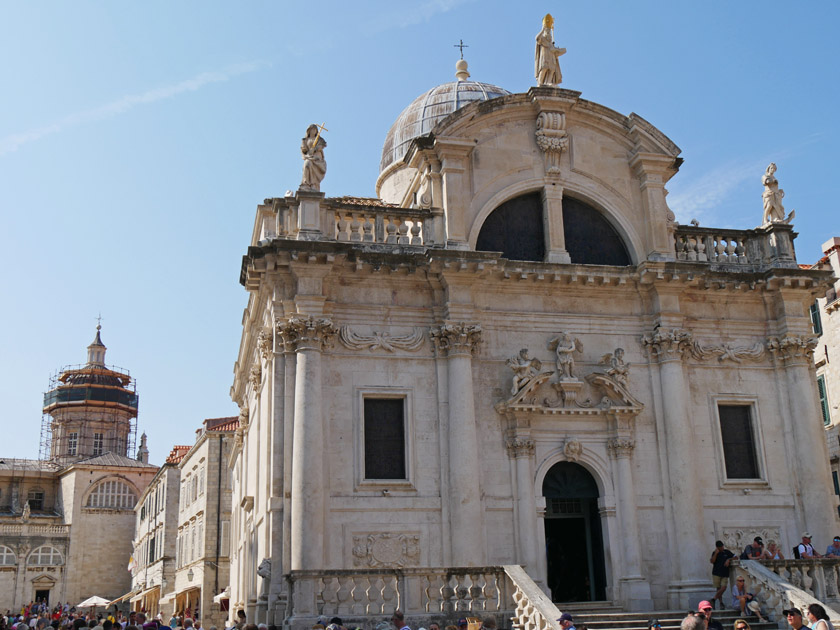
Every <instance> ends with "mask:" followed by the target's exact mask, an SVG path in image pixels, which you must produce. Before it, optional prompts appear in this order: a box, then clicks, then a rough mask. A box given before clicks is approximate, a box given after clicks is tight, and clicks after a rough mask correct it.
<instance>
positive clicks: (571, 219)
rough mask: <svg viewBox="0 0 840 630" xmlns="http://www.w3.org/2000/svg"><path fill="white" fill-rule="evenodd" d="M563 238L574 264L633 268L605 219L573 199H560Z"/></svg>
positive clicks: (618, 238) (584, 204)
mask: <svg viewBox="0 0 840 630" xmlns="http://www.w3.org/2000/svg"><path fill="white" fill-rule="evenodd" d="M563 234H564V236H565V237H566V251H567V252H569V257H570V258H571V259H572V263H573V264H578V265H616V266H618V267H625V266H627V265H631V264H633V263H632V261H631V260H630V253H629V252H628V251H627V247H626V246H625V245H624V241H623V240H622V239H621V236H620V235H619V234H618V232H617V231H616V229H615V228H614V227H613V226H612V225H611V224H610V222H609V221H607V219H606V218H605V217H604V215H603V214H601V213H600V212H598V210H596V209H595V208H593V207H592V206H590V205H589V204H588V203H585V202H583V201H580V200H579V199H575V198H574V197H565V196H564V197H563Z"/></svg>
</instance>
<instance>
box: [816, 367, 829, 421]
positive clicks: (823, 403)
mask: <svg viewBox="0 0 840 630" xmlns="http://www.w3.org/2000/svg"><path fill="white" fill-rule="evenodd" d="M817 390H818V391H819V393H820V409H821V410H822V419H823V424H826V425H827V424H831V412H830V411H829V410H828V392H827V391H826V389H825V376H823V375H820V376H818V377H817Z"/></svg>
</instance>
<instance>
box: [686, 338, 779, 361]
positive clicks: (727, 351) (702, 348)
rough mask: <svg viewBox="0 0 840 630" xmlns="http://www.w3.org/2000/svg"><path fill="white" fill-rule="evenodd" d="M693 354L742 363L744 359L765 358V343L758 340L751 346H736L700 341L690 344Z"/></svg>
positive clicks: (704, 358)
mask: <svg viewBox="0 0 840 630" xmlns="http://www.w3.org/2000/svg"><path fill="white" fill-rule="evenodd" d="M689 351H690V352H691V356H693V357H694V358H695V359H699V360H706V359H711V358H713V357H717V359H718V361H726V360H729V361H734V362H735V363H740V362H741V361H743V360H747V361H760V360H761V359H762V358H764V344H762V343H761V342H756V343H755V344H753V345H751V346H736V345H733V344H731V343H723V344H718V345H708V346H707V345H703V344H701V343H700V342H699V341H695V342H693V343H692V344H691V345H690V346H689Z"/></svg>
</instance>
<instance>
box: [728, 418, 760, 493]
mask: <svg viewBox="0 0 840 630" xmlns="http://www.w3.org/2000/svg"><path fill="white" fill-rule="evenodd" d="M718 413H719V415H720V435H721V438H722V440H723V459H724V463H725V464H726V477H727V478H728V479H757V478H758V476H759V475H758V461H757V460H756V454H755V442H754V440H753V431H752V418H751V416H750V407H748V406H747V405H719V406H718Z"/></svg>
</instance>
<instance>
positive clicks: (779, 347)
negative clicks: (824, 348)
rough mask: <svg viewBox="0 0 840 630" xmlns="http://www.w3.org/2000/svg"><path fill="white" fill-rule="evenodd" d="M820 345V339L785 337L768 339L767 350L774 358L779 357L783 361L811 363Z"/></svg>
mask: <svg viewBox="0 0 840 630" xmlns="http://www.w3.org/2000/svg"><path fill="white" fill-rule="evenodd" d="M818 343H819V338H818V337H795V336H793V335H785V336H784V337H768V338H767V349H768V350H769V351H770V352H771V354H773V356H776V357H779V358H780V359H781V360H782V361H790V360H793V359H806V360H808V361H810V360H811V358H812V357H813V356H814V348H816V347H817V344H818Z"/></svg>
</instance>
